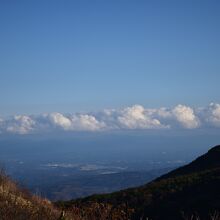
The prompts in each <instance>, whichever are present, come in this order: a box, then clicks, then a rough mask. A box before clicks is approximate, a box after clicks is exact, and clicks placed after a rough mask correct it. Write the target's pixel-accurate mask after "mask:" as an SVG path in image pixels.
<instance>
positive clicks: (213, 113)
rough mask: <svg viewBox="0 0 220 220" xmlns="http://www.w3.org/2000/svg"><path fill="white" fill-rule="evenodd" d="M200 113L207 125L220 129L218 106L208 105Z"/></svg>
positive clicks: (219, 108)
mask: <svg viewBox="0 0 220 220" xmlns="http://www.w3.org/2000/svg"><path fill="white" fill-rule="evenodd" d="M202 113H203V117H204V118H205V121H206V122H207V123H208V124H209V125H211V126H212V125H213V126H216V127H220V104H217V103H210V104H209V106H208V107H207V108H205V109H203V111H202Z"/></svg>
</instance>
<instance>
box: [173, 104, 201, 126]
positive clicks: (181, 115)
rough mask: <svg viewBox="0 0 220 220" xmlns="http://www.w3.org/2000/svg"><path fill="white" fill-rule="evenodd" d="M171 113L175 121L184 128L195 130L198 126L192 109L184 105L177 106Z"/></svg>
mask: <svg viewBox="0 0 220 220" xmlns="http://www.w3.org/2000/svg"><path fill="white" fill-rule="evenodd" d="M172 113H173V115H174V117H175V118H176V120H177V121H178V122H180V124H181V125H182V126H183V127H185V128H189V129H192V128H197V127H199V125H200V121H199V119H198V118H197V116H196V115H195V114H194V111H193V109H192V108H190V107H188V106H185V105H177V106H176V107H175V108H174V109H173V110H172Z"/></svg>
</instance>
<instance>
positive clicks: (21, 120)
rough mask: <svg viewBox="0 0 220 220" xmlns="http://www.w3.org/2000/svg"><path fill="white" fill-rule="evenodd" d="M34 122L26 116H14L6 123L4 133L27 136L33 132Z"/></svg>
mask: <svg viewBox="0 0 220 220" xmlns="http://www.w3.org/2000/svg"><path fill="white" fill-rule="evenodd" d="M34 126H35V121H34V120H33V119H32V118H31V117H30V116H26V115H16V116H14V117H13V119H11V120H9V121H6V131H7V132H10V133H18V134H28V133H30V132H32V131H33V130H34Z"/></svg>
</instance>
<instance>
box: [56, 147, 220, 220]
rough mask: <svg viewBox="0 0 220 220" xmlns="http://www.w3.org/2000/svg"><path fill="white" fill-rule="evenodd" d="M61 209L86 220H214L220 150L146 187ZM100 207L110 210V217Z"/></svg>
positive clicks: (219, 195)
mask: <svg viewBox="0 0 220 220" xmlns="http://www.w3.org/2000/svg"><path fill="white" fill-rule="evenodd" d="M58 205H60V206H62V207H65V208H66V209H69V208H74V209H75V210H77V209H79V210H80V211H81V212H84V218H85V219H89V216H87V215H86V214H87V213H90V215H91V212H92V214H94V213H95V214H96V215H97V217H96V218H94V219H134V220H140V219H141V218H142V219H146V218H150V219H153V220H164V219H165V220H166V219H169V220H178V219H187V218H186V216H191V215H192V214H194V213H197V215H199V216H200V220H203V219H204V220H207V219H211V218H210V214H212V213H214V212H218V211H220V146H216V147H214V148H212V149H211V150H210V151H208V153H207V154H205V155H203V156H201V157H199V158H198V159H196V160H195V161H193V162H192V163H190V164H189V165H186V166H184V167H181V168H179V169H176V170H174V171H171V172H170V173H168V174H166V175H164V176H162V177H160V178H158V179H156V180H155V181H153V182H151V183H149V184H146V185H144V186H141V187H137V188H131V189H127V190H123V191H120V192H115V193H111V194H105V195H94V196H90V197H87V198H84V199H79V200H73V201H69V202H62V203H58ZM100 207H107V208H105V210H106V212H108V213H107V214H106V213H105V216H106V217H103V218H102V217H101V216H102V212H101V211H100V210H101V208H100ZM91 210H92V211H91ZM97 213H98V214H97ZM86 216H87V217H88V218H87V217H86ZM184 216H185V217H184ZM216 219H218V218H216ZM216 219H215V220H216Z"/></svg>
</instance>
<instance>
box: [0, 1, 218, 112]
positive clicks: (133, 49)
mask: <svg viewBox="0 0 220 220" xmlns="http://www.w3.org/2000/svg"><path fill="white" fill-rule="evenodd" d="M219 11H220V3H219V1H217V0H216V1H215V0H207V1H202V0H200V1H199V0H189V1H187V0H184V1H183V0H180V1H174V0H173V1H170V0H167V1H164V0H161V1H155V0H154V1H153V0H152V1H139V0H135V1H134V0H111V1H110V0H109V1H108V0H89V1H84V0H78V1H72V0H71V1H68V0H65V1H60V0H59V1H58V0H37V1H32V0H31V1H30V0H26V1H24V0H20V1H12V0H1V1H0V101H1V107H0V115H10V114H32V113H34V114H36V113H41V112H54V111H58V112H73V111H94V110H99V109H104V108H120V107H126V106H130V105H133V104H140V105H143V106H146V107H160V106H175V105H177V104H179V103H180V104H186V105H190V106H206V105H208V104H209V103H210V102H220V96H219V92H220V91H219V82H220V72H219V71H220V62H219V61H220V40H219V39H220V25H219V22H220V13H219Z"/></svg>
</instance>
